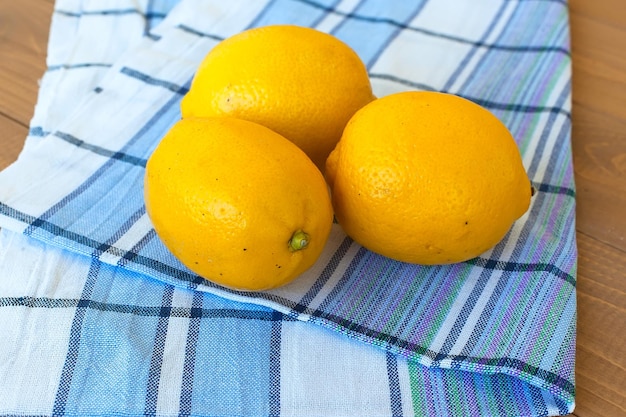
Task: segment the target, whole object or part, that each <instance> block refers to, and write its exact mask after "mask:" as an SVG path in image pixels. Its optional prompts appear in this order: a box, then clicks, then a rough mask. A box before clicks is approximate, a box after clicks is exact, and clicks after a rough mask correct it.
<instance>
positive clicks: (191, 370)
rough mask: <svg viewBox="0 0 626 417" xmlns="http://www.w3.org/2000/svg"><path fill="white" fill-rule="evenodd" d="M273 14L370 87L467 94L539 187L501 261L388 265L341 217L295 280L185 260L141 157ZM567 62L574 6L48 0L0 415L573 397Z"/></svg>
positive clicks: (7, 195) (550, 406) (536, 401)
mask: <svg viewBox="0 0 626 417" xmlns="http://www.w3.org/2000/svg"><path fill="white" fill-rule="evenodd" d="M273 23H291V24H298V25H303V26H311V27H315V28H317V29H319V30H322V31H325V32H329V33H332V34H333V35H335V36H337V37H338V38H340V39H342V40H343V41H345V42H347V43H348V44H349V45H351V46H352V47H353V48H354V49H355V50H356V52H357V53H358V54H359V55H360V56H361V58H362V59H363V61H364V62H365V63H366V65H367V67H368V70H369V73H370V76H371V79H372V83H373V87H374V92H375V94H376V95H377V96H379V97H381V96H385V95H387V94H390V93H393V92H397V91H403V90H410V89H417V90H436V91H446V92H450V93H454V94H458V95H461V96H463V97H466V98H469V99H471V100H474V101H475V102H477V103H479V104H481V105H483V106H485V107H486V108H488V109H489V110H491V111H492V112H493V113H494V114H496V115H497V116H498V117H499V118H500V119H501V120H502V121H503V122H504V123H505V124H506V125H507V126H508V127H509V129H510V130H511V132H512V133H513V135H514V137H515V138H516V140H517V142H518V145H519V147H520V150H521V152H522V156H523V161H524V164H525V166H526V168H527V170H528V173H529V176H530V178H531V180H532V182H533V184H534V185H535V188H536V189H537V190H538V193H537V194H536V195H535V197H534V198H533V201H532V205H531V208H530V210H529V212H528V213H527V214H526V215H525V216H524V217H523V218H522V219H520V220H519V221H518V222H516V224H515V225H514V227H513V228H512V230H511V231H510V232H509V234H508V235H507V236H506V238H505V239H504V240H503V242H501V243H500V244H499V245H498V246H497V247H496V248H494V249H493V250H491V251H489V252H487V253H485V254H483V255H482V256H480V257H478V258H476V259H474V260H472V261H469V262H465V263H460V264H455V265H450V266H443V267H442V266H438V267H422V266H415V265H407V264H402V263H398V262H395V261H391V260H389V259H386V258H383V257H381V256H378V255H375V254H373V253H371V252H369V251H367V250H365V249H364V248H362V247H360V246H359V245H357V244H356V243H354V242H352V241H351V240H350V239H349V238H347V237H346V236H345V234H344V233H343V232H342V231H341V229H340V227H339V226H335V228H334V229H333V232H332V234H331V238H330V241H329V243H328V245H327V248H326V250H325V252H324V253H323V255H322V257H321V258H320V260H319V261H318V263H317V264H316V265H315V266H314V267H313V268H312V269H311V270H310V271H308V272H307V273H305V274H304V275H303V276H302V277H301V278H300V279H298V280H296V281H295V282H294V283H292V284H290V285H289V286H286V287H283V288H280V289H277V290H273V291H269V292H263V293H239V292H236V291H231V290H227V289H224V288H220V287H218V286H215V285H212V284H210V283H208V282H206V281H203V280H202V279H200V278H199V277H197V276H195V275H194V274H193V273H192V272H190V271H189V270H187V269H186V268H185V267H184V266H182V265H181V264H180V263H179V262H178V261H177V260H176V259H174V258H173V257H172V255H171V254H169V252H168V251H167V250H166V249H165V248H164V246H163V245H162V244H161V242H160V241H159V239H158V237H157V236H156V234H155V233H154V231H153V229H152V227H151V225H150V222H149V220H148V218H147V216H146V214H145V208H144V206H143V190H142V183H143V173H144V166H145V162H146V160H147V158H148V157H149V155H150V153H151V151H152V150H153V149H154V147H155V146H156V144H157V143H158V141H159V139H160V138H161V137H162V136H163V134H164V133H165V132H166V131H167V129H168V128H169V127H170V126H171V125H172V124H173V123H175V122H176V120H178V119H179V118H180V113H179V103H180V99H181V98H182V96H183V95H184V94H185V93H186V92H187V90H188V87H189V83H190V80H191V78H192V76H193V74H194V71H195V69H196V68H197V66H198V64H199V62H200V61H201V60H202V58H203V57H204V55H205V54H206V53H207V52H208V51H209V50H210V49H211V48H212V47H213V46H214V45H215V44H217V43H218V42H219V41H220V40H222V39H224V38H226V37H228V36H230V35H233V34H235V33H238V32H240V31H242V30H244V29H246V28H250V27H255V26H261V25H266V24H273ZM570 112H571V56H570V52H569V28H568V10H567V4H566V3H565V2H564V1H561V0H547V1H506V0H480V1H457V0H427V1H411V2H405V1H383V0H343V1H338V0H273V1H271V0H255V1H251V0H231V1H229V2H222V1H217V0H216V1H213V0H211V1H209V0H204V1H200V0H178V1H176V0H169V1H148V0H144V1H137V0H98V1H95V0H92V1H87V0H57V2H56V3H55V11H54V15H53V20H52V25H51V32H50V42H49V48H48V70H47V71H46V73H45V74H44V77H43V79H42V86H41V90H40V95H39V99H38V103H37V107H36V109H35V116H34V117H33V120H32V122H31V129H30V135H29V137H28V140H27V142H26V146H25V148H24V151H23V152H22V154H21V155H20V158H19V160H18V161H17V162H16V163H15V164H13V165H12V166H10V167H9V168H7V169H6V170H5V171H3V172H2V173H0V227H2V230H1V231H0V334H3V335H6V336H5V337H3V338H2V339H0V415H19V416H25V415H43V416H51V415H127V416H134V415H159V416H169V415H194V416H291V415H293V416H311V417H313V416H405V415H406V416H412V415H417V416H448V415H449V416H464V415H468V416H483V415H484V416H548V415H560V414H567V413H568V412H571V411H572V409H573V407H574V392H575V389H574V386H575V384H574V349H575V331H576V294H575V285H576V259H577V254H576V241H575V228H574V219H575V216H574V208H575V199H574V198H575V191H574V182H573V169H572V159H571V146H570V131H571V113H570Z"/></svg>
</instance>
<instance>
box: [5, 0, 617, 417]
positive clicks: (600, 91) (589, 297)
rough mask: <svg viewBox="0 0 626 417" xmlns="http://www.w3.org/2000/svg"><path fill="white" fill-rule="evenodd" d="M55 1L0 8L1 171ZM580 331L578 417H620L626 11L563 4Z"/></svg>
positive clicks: (598, 4)
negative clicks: (568, 45)
mask: <svg viewBox="0 0 626 417" xmlns="http://www.w3.org/2000/svg"><path fill="white" fill-rule="evenodd" d="M53 7H54V1H53V0H20V1H11V0H4V1H2V2H1V3H0V169H3V168H4V167H6V166H7V165H9V164H10V163H11V162H13V161H14V160H15V159H16V158H17V155H18V153H19V152H20V150H21V148H22V145H23V143H24V138H25V137H26V135H27V132H28V125H29V121H30V118H31V117H32V114H33V109H34V105H35V102H36V99H37V90H38V84H37V82H38V80H39V79H40V78H41V76H42V75H43V72H44V70H45V58H46V47H47V40H48V30H49V27H50V19H51V14H52V10H53ZM569 7H570V23H571V38H572V59H573V111H572V118H573V129H572V145H573V156H574V170H575V175H576V189H577V211H576V230H577V234H576V235H577V241H578V249H579V261H578V282H577V287H578V288H577V295H578V334H577V362H576V390H577V398H576V410H575V411H574V414H573V415H575V416H580V417H583V416H584V417H587V416H598V417H600V416H601V417H611V416H626V214H625V208H626V13H625V12H624V6H623V0H593V1H588V0H569Z"/></svg>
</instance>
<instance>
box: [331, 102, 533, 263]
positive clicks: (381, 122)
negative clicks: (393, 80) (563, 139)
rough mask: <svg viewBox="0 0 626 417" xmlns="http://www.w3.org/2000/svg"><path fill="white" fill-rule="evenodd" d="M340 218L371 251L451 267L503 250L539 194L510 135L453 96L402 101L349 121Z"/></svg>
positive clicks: (340, 153) (337, 159)
mask: <svg viewBox="0 0 626 417" xmlns="http://www.w3.org/2000/svg"><path fill="white" fill-rule="evenodd" d="M326 172H327V179H328V182H329V184H330V186H331V188H332V201H333V206H334V209H335V215H336V217H337V219H338V221H339V223H340V224H341V226H342V227H343V229H344V230H345V232H346V233H347V234H348V235H349V236H351V237H352V238H353V239H354V240H355V241H357V242H358V243H360V244H361V245H363V246H364V247H366V248H368V249H370V250H372V251H374V252H377V253H380V254H382V255H385V256H387V257H390V258H393V259H397V260H400V261H404V262H410V263H418V264H446V263H455V262H461V261H465V260H468V259H471V258H474V257H476V256H478V255H480V254H481V253H483V252H485V251H487V250H488V249H490V248H492V247H493V246H495V245H496V244H497V243H498V242H499V241H500V240H502V238H503V237H504V236H505V234H506V233H507V232H508V230H509V229H510V228H511V225H512V224H513V222H514V221H515V220H516V219H518V218H519V217H520V216H522V215H523V214H524V213H525V212H526V211H527V210H528V207H529V204H530V198H531V195H532V187H531V184H530V181H529V179H528V176H527V174H526V171H525V169H524V166H523V165H522V160H521V156H520V152H519V149H518V148H517V145H516V143H515V140H514V138H513V137H512V136H511V134H510V133H509V131H508V130H507V128H506V127H505V126H504V125H503V124H502V123H501V122H500V120H498V119H497V118H496V117H495V116H494V115H493V114H492V113H490V112H489V111H488V110H486V109H484V108H482V107H481V106H479V105H477V104H475V103H473V102H471V101H469V100H466V99H464V98H461V97H458V96H454V95H451V94H444V93H435V92H403V93H398V94H393V95H390V96H387V97H383V98H380V99H378V100H376V101H374V102H372V103H370V104H368V105H367V106H365V107H364V108H362V109H361V110H360V111H358V112H357V113H356V114H355V115H354V117H353V118H352V119H351V120H350V122H349V123H348V125H347V126H346V129H345V131H344V133H343V136H342V138H341V140H340V142H339V144H338V145H337V147H336V149H335V150H334V151H333V152H332V153H331V155H330V156H329V158H328V161H327V165H326Z"/></svg>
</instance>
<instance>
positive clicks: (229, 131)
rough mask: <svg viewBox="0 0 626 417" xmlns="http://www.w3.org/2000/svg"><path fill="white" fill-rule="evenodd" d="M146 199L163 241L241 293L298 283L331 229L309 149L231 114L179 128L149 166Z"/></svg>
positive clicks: (180, 256) (192, 265)
mask: <svg viewBox="0 0 626 417" xmlns="http://www.w3.org/2000/svg"><path fill="white" fill-rule="evenodd" d="M144 198H145V203H146V210H147V213H148V215H149V217H150V219H151V221H152V223H153V225H154V229H155V231H156V233H157V235H158V236H159V237H160V238H161V240H162V241H163V243H164V244H165V246H166V247H167V248H168V249H169V250H170V251H171V252H172V253H173V254H174V255H175V256H176V257H177V258H178V259H179V260H180V261H181V262H182V263H183V264H184V265H185V266H187V267H188V268H189V269H191V270H192V271H194V272H195V273H197V274H198V275H200V276H202V277H203V278H205V279H207V280H209V281H211V282H215V283H217V284H220V285H223V286H225V287H229V288H233V289H238V290H246V291H252V290H267V289H270V288H275V287H278V286H281V285H284V284H287V283H288V282H290V281H292V280H293V279H295V278H296V277H298V276H299V275H300V274H302V273H303V272H304V271H306V270H307V269H308V268H309V267H311V266H312V265H313V264H314V263H315V261H316V260H317V258H318V257H319V255H320V253H321V252H322V249H323V248H324V245H325V243H326V240H327V239H328V235H329V233H330V229H331V225H332V206H331V202H330V196H329V192H328V188H327V186H326V182H325V181H324V178H323V176H322V174H321V173H320V171H319V170H318V169H317V167H316V166H315V165H314V164H313V163H312V162H311V160H310V159H309V158H308V157H307V156H306V155H305V154H304V152H303V151H302V150H300V149H299V148H298V147H297V146H295V145H294V144H293V143H291V142H290V141H288V140H287V139H285V138H284V137H282V136H280V135H279V134H277V133H275V132H273V131H271V130H270V129H268V128H266V127H263V126H261V125H258V124H256V123H253V122H249V121H245V120H238V119H234V118H228V117H220V118H206V119H195V118H188V119H183V120H181V121H179V122H178V123H176V124H175V125H174V126H173V127H172V129H171V130H170V131H169V132H168V133H167V134H166V135H165V137H164V138H163V139H162V140H161V142H160V143H159V144H158V146H157V148H156V149H155V150H154V152H153V153H152V155H151V156H150V158H149V160H148V163H147V166H146V174H145V180H144Z"/></svg>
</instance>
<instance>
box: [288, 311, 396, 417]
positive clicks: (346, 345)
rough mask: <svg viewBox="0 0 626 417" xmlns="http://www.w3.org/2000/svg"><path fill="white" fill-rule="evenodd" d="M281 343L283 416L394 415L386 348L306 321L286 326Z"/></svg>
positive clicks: (289, 323)
mask: <svg viewBox="0 0 626 417" xmlns="http://www.w3.org/2000/svg"><path fill="white" fill-rule="evenodd" d="M281 344H282V346H281V352H282V356H281V366H280V368H281V381H280V387H281V395H280V397H281V404H280V406H281V417H306V416H310V417H313V416H388V415H389V414H390V410H391V404H390V400H389V384H388V379H387V361H386V355H385V353H384V352H383V351H382V350H381V349H379V348H376V347H373V346H367V345H364V344H361V343H354V342H353V341H351V340H349V339H346V338H344V337H342V336H341V335H338V334H336V333H334V332H331V331H328V330H325V329H322V328H318V327H317V326H311V325H307V324H306V323H301V322H285V323H283V337H282V338H281ZM363 364H367V365H366V366H363ZM282 370H288V372H282ZM320 381H323V383H320ZM364 381H367V386H366V387H364V386H363V382H364Z"/></svg>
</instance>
